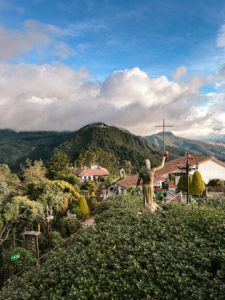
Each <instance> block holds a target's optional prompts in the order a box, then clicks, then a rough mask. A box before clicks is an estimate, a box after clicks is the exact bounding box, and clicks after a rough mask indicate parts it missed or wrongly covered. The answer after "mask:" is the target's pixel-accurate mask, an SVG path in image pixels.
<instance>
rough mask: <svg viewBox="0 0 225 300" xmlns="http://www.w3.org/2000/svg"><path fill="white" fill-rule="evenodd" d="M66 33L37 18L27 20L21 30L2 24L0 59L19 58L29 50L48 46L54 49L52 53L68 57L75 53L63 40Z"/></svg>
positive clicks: (0, 29) (0, 30) (0, 28)
mask: <svg viewBox="0 0 225 300" xmlns="http://www.w3.org/2000/svg"><path fill="white" fill-rule="evenodd" d="M66 35H67V33H66V31H65V30H63V29H61V28H59V27H56V26H53V25H51V24H44V23H41V22H39V21H35V20H26V21H25V22H24V23H23V28H22V30H21V31H19V30H13V29H6V28H4V27H3V26H0V45H1V47H0V60H10V59H14V58H18V57H20V56H21V55H23V54H24V53H27V52H29V51H32V50H38V49H41V48H46V47H48V49H52V54H55V55H57V56H58V57H60V58H61V59H66V58H68V57H69V56H71V55H74V54H75V51H74V50H73V49H72V48H70V47H69V46H68V45H67V44H66V43H65V42H64V41H62V40H61V39H62V38H63V37H64V36H66ZM50 47H51V48H50Z"/></svg>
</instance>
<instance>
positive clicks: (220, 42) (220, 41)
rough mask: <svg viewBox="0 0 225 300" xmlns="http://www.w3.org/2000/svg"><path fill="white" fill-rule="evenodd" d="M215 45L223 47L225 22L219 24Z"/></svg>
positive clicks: (224, 44)
mask: <svg viewBox="0 0 225 300" xmlns="http://www.w3.org/2000/svg"><path fill="white" fill-rule="evenodd" d="M216 45H217V47H225V24H223V25H221V26H220V29H219V32H218V35H217V40H216Z"/></svg>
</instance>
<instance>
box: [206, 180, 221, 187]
mask: <svg viewBox="0 0 225 300" xmlns="http://www.w3.org/2000/svg"><path fill="white" fill-rule="evenodd" d="M207 185H208V186H221V187H223V186H224V181H223V180H222V179H219V178H215V179H211V180H210V181H209V182H208V184H207Z"/></svg>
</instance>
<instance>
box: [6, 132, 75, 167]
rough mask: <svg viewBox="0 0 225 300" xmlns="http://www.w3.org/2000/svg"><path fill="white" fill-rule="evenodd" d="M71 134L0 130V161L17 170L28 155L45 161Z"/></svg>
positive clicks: (32, 158) (33, 158)
mask: <svg viewBox="0 0 225 300" xmlns="http://www.w3.org/2000/svg"><path fill="white" fill-rule="evenodd" d="M71 135H72V133H70V132H54V131H27V132H26V131H24V132H16V131H13V130H0V163H1V164H8V165H9V167H10V169H11V170H13V171H19V170H20V164H21V163H22V164H23V163H24V162H25V160H26V159H27V158H28V157H29V158H30V159H31V160H39V159H42V160H43V161H47V160H49V159H50V157H51V156H52V154H53V151H54V149H55V148H56V147H57V146H58V145H59V144H61V143H62V142H63V141H65V140H66V139H68V138H69V137H70V136H71Z"/></svg>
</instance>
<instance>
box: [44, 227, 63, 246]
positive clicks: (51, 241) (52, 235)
mask: <svg viewBox="0 0 225 300" xmlns="http://www.w3.org/2000/svg"><path fill="white" fill-rule="evenodd" d="M47 238H48V247H49V248H54V247H56V246H58V245H59V244H61V243H63V241H64V239H63V238H62V237H61V235H60V233H59V232H58V231H50V232H49V233H48V236H47Z"/></svg>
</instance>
